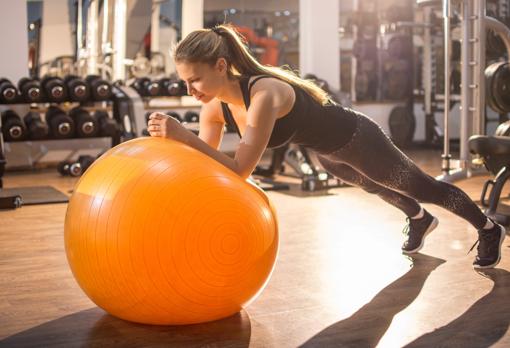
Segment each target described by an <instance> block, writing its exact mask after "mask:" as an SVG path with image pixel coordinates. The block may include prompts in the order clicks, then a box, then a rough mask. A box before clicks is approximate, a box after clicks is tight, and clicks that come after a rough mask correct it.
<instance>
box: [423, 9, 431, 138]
mask: <svg viewBox="0 0 510 348" xmlns="http://www.w3.org/2000/svg"><path fill="white" fill-rule="evenodd" d="M431 13H432V9H431V8H430V7H429V6H426V7H425V8H424V9H423V15H424V20H425V26H424V28H423V70H422V76H423V79H422V80H423V92H424V96H423V104H424V109H425V117H426V120H425V139H426V141H432V139H431V134H430V131H429V127H430V124H429V119H430V118H433V117H434V116H433V114H432V93H433V91H432V34H431V25H430V21H431Z"/></svg>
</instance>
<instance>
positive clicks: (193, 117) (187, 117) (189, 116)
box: [184, 110, 199, 123]
mask: <svg viewBox="0 0 510 348" xmlns="http://www.w3.org/2000/svg"><path fill="white" fill-rule="evenodd" d="M184 121H185V122H188V123H192V122H198V121H199V115H198V113H196V112H195V111H191V110H189V111H186V113H185V114H184Z"/></svg>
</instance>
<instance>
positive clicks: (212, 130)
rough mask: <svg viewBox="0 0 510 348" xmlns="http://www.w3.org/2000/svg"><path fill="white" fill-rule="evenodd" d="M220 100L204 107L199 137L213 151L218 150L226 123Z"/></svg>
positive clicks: (214, 100) (201, 114) (201, 111)
mask: <svg viewBox="0 0 510 348" xmlns="http://www.w3.org/2000/svg"><path fill="white" fill-rule="evenodd" d="M222 115H223V111H222V110H221V103H220V101H219V100H216V99H213V100H211V101H210V102H209V103H206V104H204V105H202V109H201V110H200V119H199V120H200V121H199V122H200V125H199V133H198V137H199V138H200V139H202V140H203V141H204V142H206V143H207V144H208V145H209V146H210V147H212V148H213V149H216V150H218V149H219V147H220V144H221V139H222V138H223V130H224V128H225V121H224V119H223V116H222Z"/></svg>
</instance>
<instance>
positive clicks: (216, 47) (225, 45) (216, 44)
mask: <svg viewBox="0 0 510 348" xmlns="http://www.w3.org/2000/svg"><path fill="white" fill-rule="evenodd" d="M219 58H225V60H226V61H227V66H228V68H227V73H228V75H229V77H230V78H233V77H234V76H239V75H244V76H254V75H271V76H273V77H275V78H277V79H280V80H283V81H285V82H287V83H289V84H291V85H293V86H296V87H299V88H301V89H303V90H305V91H306V92H307V93H308V94H310V95H311V96H312V97H313V98H314V99H315V100H317V101H318V102H319V103H321V104H327V103H330V102H331V99H330V97H329V95H328V94H327V93H326V92H325V91H324V90H322V89H321V88H320V87H318V86H317V85H316V84H315V83H313V82H312V81H309V80H304V79H301V78H300V77H299V76H297V75H296V74H295V73H294V72H293V71H291V70H289V69H288V68H280V67H274V66H269V65H262V64H260V63H259V62H258V61H257V60H256V59H255V58H254V57H253V56H252V55H251V53H250V51H249V50H248V47H247V46H246V44H245V42H244V41H243V39H242V36H241V35H240V34H238V33H237V31H236V30H235V29H234V28H233V27H231V26H229V25H217V26H215V27H214V28H212V29H199V30H195V31H193V32H191V33H190V34H189V35H188V36H186V38H184V40H182V41H181V42H179V44H178V45H177V47H176V49H175V52H174V59H175V61H176V62H179V61H187V62H190V63H207V64H210V65H214V64H216V61H217V60H218V59H219Z"/></svg>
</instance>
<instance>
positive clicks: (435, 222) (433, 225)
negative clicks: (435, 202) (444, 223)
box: [402, 217, 439, 254]
mask: <svg viewBox="0 0 510 348" xmlns="http://www.w3.org/2000/svg"><path fill="white" fill-rule="evenodd" d="M437 225H439V220H438V219H437V218H436V217H433V218H432V222H431V223H430V225H429V227H427V230H426V231H425V233H424V234H423V238H422V239H421V243H420V245H418V247H416V248H414V249H413V250H404V249H402V252H403V253H404V254H415V253H417V252H418V251H420V250H421V248H423V245H424V244H425V237H427V235H428V234H429V233H430V232H432V231H434V230H435V228H436V227H437Z"/></svg>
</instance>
